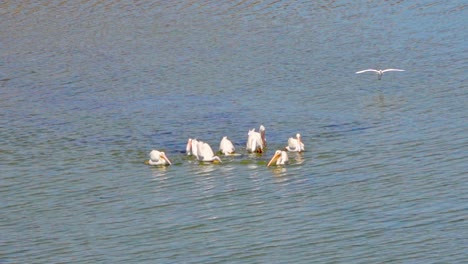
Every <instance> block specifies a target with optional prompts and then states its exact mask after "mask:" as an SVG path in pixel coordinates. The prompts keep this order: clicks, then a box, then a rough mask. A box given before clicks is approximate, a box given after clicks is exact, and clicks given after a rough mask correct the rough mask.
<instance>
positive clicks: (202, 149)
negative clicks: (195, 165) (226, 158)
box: [197, 141, 221, 162]
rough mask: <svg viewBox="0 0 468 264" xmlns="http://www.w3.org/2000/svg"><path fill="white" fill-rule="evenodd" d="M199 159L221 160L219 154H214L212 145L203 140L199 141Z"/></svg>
mask: <svg viewBox="0 0 468 264" xmlns="http://www.w3.org/2000/svg"><path fill="white" fill-rule="evenodd" d="M197 159H198V160H199V161H212V162H221V159H220V158H219V157H218V156H215V155H214V153H213V150H212V149H211V147H210V145H208V143H205V142H203V141H198V146H197Z"/></svg>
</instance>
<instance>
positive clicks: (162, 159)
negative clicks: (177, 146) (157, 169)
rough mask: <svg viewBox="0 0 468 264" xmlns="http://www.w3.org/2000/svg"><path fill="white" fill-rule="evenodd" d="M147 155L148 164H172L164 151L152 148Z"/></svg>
mask: <svg viewBox="0 0 468 264" xmlns="http://www.w3.org/2000/svg"><path fill="white" fill-rule="evenodd" d="M149 155H150V159H149V160H148V164H149V165H172V163H171V161H170V160H169V159H168V158H167V156H166V153H164V152H163V151H158V150H152V151H151V152H150V154H149Z"/></svg>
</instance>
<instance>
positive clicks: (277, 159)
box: [267, 150, 289, 167]
mask: <svg viewBox="0 0 468 264" xmlns="http://www.w3.org/2000/svg"><path fill="white" fill-rule="evenodd" d="M288 161H289V158H288V153H287V152H286V151H284V150H277V151H275V155H273V157H272V158H271V160H270V161H269V162H268V164H267V167H269V166H270V165H272V164H273V165H284V164H286V163H288Z"/></svg>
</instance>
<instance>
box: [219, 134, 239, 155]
mask: <svg viewBox="0 0 468 264" xmlns="http://www.w3.org/2000/svg"><path fill="white" fill-rule="evenodd" d="M219 151H221V152H222V153H223V154H224V155H231V154H233V153H234V151H236V148H235V147H234V145H233V144H232V142H231V141H230V140H229V139H228V138H227V137H226V136H225V137H223V139H221V142H220V143H219Z"/></svg>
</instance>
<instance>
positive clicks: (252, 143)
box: [246, 125, 266, 153]
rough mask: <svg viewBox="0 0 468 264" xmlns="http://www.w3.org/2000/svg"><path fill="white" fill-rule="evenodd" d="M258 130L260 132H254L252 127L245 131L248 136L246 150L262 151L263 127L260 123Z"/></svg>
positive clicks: (264, 140)
mask: <svg viewBox="0 0 468 264" xmlns="http://www.w3.org/2000/svg"><path fill="white" fill-rule="evenodd" d="M259 131H260V132H255V128H254V129H252V130H249V132H248V133H247V135H248V138H247V145H246V148H247V151H248V152H252V153H254V152H256V153H263V151H264V149H265V148H266V139H265V127H264V126H263V125H261V126H260V129H259Z"/></svg>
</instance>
